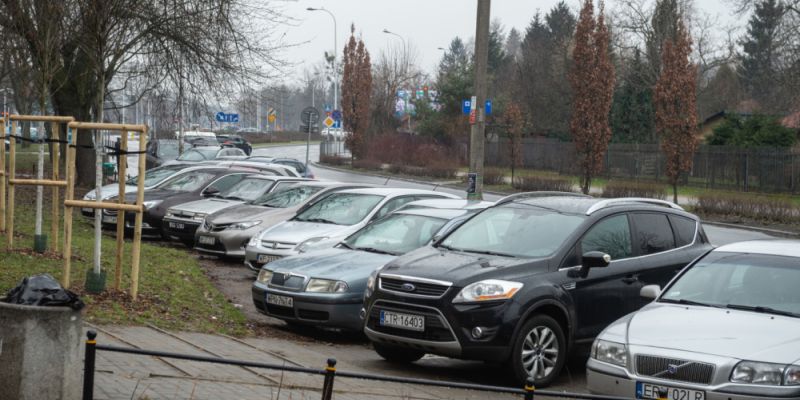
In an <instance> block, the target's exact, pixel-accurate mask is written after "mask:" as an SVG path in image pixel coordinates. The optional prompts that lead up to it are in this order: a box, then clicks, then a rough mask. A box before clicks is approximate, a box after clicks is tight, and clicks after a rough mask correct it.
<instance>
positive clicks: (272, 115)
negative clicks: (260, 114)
mask: <svg viewBox="0 0 800 400" xmlns="http://www.w3.org/2000/svg"><path fill="white" fill-rule="evenodd" d="M267 121H269V122H270V123H273V122H275V114H270V115H269V116H268V117H267Z"/></svg>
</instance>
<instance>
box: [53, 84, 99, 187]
mask: <svg viewBox="0 0 800 400" xmlns="http://www.w3.org/2000/svg"><path fill="white" fill-rule="evenodd" d="M73 89H74V88H72V87H66V88H64V89H63V90H58V91H56V92H54V93H53V109H54V111H55V113H56V114H57V115H61V116H68V117H73V118H75V120H76V121H91V106H90V105H89V104H90V103H88V102H85V101H83V99H80V98H78V97H77V94H76V92H75V91H72V90H73ZM73 135H77V136H76V138H77V145H78V148H77V149H76V157H75V182H76V185H78V186H86V187H88V186H92V184H93V183H94V175H95V165H94V150H92V149H91V148H85V147H83V146H92V145H93V142H92V137H91V132H89V131H81V132H80V133H76V132H73ZM64 138H65V140H66V134H64Z"/></svg>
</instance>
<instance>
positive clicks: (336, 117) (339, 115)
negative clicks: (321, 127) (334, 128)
mask: <svg viewBox="0 0 800 400" xmlns="http://www.w3.org/2000/svg"><path fill="white" fill-rule="evenodd" d="M331 118H333V120H334V121H341V120H342V111H341V110H333V112H331Z"/></svg>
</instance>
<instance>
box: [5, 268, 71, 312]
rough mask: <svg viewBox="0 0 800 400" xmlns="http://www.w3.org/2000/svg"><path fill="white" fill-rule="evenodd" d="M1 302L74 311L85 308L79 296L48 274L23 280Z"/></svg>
mask: <svg viewBox="0 0 800 400" xmlns="http://www.w3.org/2000/svg"><path fill="white" fill-rule="evenodd" d="M0 301H3V302H5V303H11V304H23V305H28V306H46V307H70V308H72V309H73V310H80V309H82V308H83V307H84V306H85V304H84V303H83V301H81V299H80V298H78V295H76V294H75V293H73V292H71V291H69V290H67V289H64V288H63V287H61V284H59V283H58V281H56V280H55V279H53V277H52V276H50V275H48V274H39V275H33V276H29V277H26V278H23V279H22V282H20V284H19V285H17V287H15V288H13V289H11V291H9V292H8V295H6V297H5V298H3V299H0Z"/></svg>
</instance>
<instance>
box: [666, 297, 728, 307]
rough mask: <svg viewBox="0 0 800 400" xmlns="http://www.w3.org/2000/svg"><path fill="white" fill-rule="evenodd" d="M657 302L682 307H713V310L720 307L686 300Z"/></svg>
mask: <svg viewBox="0 0 800 400" xmlns="http://www.w3.org/2000/svg"><path fill="white" fill-rule="evenodd" d="M659 301H660V302H662V303H673V304H683V305H686V306H700V307H715V308H720V307H722V306H720V305H717V304H709V303H702V302H699V301H694V300H686V299H663V298H662V299H661V300H659Z"/></svg>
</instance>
